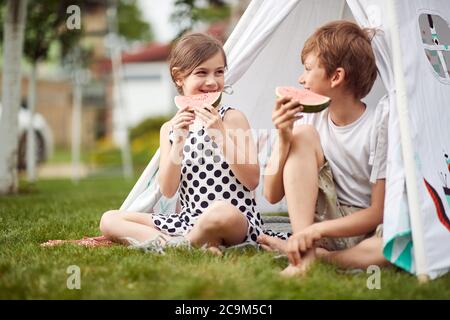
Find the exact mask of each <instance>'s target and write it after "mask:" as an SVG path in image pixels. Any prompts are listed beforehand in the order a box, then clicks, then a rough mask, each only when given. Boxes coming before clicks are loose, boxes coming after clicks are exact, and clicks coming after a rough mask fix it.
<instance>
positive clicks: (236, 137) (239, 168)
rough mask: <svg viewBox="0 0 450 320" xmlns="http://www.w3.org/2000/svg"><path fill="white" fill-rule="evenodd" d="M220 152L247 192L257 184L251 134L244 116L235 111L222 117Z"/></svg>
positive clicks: (254, 152) (256, 160)
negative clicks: (223, 129) (222, 130)
mask: <svg viewBox="0 0 450 320" xmlns="http://www.w3.org/2000/svg"><path fill="white" fill-rule="evenodd" d="M224 128H225V132H223V133H222V134H223V139H224V141H223V143H222V151H223V155H224V156H225V159H226V161H227V163H228V164H229V165H230V168H231V170H232V171H233V173H234V175H235V176H236V178H237V179H238V180H239V181H240V182H241V183H242V184H243V185H244V186H245V187H247V189H249V190H254V189H256V187H257V186H258V184H259V163H258V154H257V152H256V147H255V143H254V140H253V134H252V131H251V128H250V124H249V123H248V121H247V118H246V117H245V115H244V114H243V113H242V112H241V111H239V110H236V109H232V110H229V111H228V112H227V113H226V114H225V117H224Z"/></svg>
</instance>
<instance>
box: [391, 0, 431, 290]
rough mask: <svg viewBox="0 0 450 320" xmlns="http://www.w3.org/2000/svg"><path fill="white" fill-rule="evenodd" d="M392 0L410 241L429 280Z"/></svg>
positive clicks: (422, 278) (418, 268)
mask: <svg viewBox="0 0 450 320" xmlns="http://www.w3.org/2000/svg"><path fill="white" fill-rule="evenodd" d="M394 2H395V1H392V0H388V1H386V3H387V5H388V14H389V19H390V21H389V22H390V23H389V31H390V33H391V38H392V55H393V66H394V77H395V89H396V104H397V112H398V117H399V125H400V139H401V144H402V151H403V152H402V154H403V163H404V165H405V178H406V191H407V195H408V205H409V210H410V221H411V229H412V230H411V231H412V240H413V247H414V260H415V266H416V275H417V278H418V280H419V282H420V283H424V282H428V280H429V277H428V274H427V263H426V257H425V246H424V237H423V228H422V220H421V212H420V204H419V192H418V190H419V189H418V185H417V175H416V168H415V160H414V151H413V145H412V140H411V132H410V128H409V113H408V97H407V95H406V85H405V79H404V74H403V61H402V54H401V47H400V34H399V24H398V21H397V14H396V9H395V3H394Z"/></svg>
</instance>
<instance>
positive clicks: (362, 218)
mask: <svg viewBox="0 0 450 320" xmlns="http://www.w3.org/2000/svg"><path fill="white" fill-rule="evenodd" d="M385 182H386V180H385V179H379V180H377V182H376V183H375V184H374V185H373V187H372V199H371V205H370V207H368V208H367V209H362V210H360V211H356V212H355V213H353V214H351V215H348V216H346V217H342V218H339V219H334V220H327V221H323V222H319V223H316V227H317V228H318V231H319V233H320V235H321V236H322V237H352V236H358V235H364V234H367V233H369V232H371V231H373V230H375V228H376V227H377V226H378V225H379V224H381V223H382V222H383V211H384V194H385Z"/></svg>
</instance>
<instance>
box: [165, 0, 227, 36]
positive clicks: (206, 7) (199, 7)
mask: <svg viewBox="0 0 450 320" xmlns="http://www.w3.org/2000/svg"><path fill="white" fill-rule="evenodd" d="M230 15H231V8H230V6H229V5H228V4H227V3H226V2H225V1H224V0H208V1H198V0H175V11H174V13H173V14H172V16H171V20H172V21H173V22H174V23H176V24H178V26H179V29H180V31H179V34H178V35H179V36H180V35H182V34H183V33H185V32H186V31H189V30H191V29H192V28H194V27H195V25H196V24H198V23H201V22H205V23H212V22H216V21H220V20H225V19H228V18H229V17H230Z"/></svg>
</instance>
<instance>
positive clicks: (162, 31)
mask: <svg viewBox="0 0 450 320" xmlns="http://www.w3.org/2000/svg"><path fill="white" fill-rule="evenodd" d="M138 2H139V6H140V7H141V10H142V15H143V18H144V19H145V20H147V21H149V22H150V24H151V25H152V28H153V33H154V35H155V40H156V41H157V42H167V41H170V40H172V39H173V38H174V37H175V35H176V33H177V29H176V28H175V26H174V25H173V24H171V23H170V21H169V19H170V15H171V13H172V10H173V2H174V0H138Z"/></svg>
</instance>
